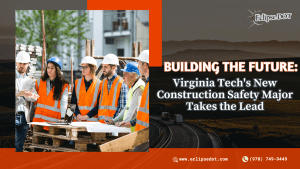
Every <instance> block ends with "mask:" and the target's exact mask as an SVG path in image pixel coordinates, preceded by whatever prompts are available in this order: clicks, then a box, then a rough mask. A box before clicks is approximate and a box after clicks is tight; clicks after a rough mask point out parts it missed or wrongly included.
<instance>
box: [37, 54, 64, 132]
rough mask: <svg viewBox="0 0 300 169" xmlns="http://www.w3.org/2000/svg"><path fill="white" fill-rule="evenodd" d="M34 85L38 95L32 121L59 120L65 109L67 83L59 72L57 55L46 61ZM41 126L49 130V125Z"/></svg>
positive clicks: (59, 62) (59, 64)
mask: <svg viewBox="0 0 300 169" xmlns="http://www.w3.org/2000/svg"><path fill="white" fill-rule="evenodd" d="M35 87H36V91H37V93H38V94H39V95H40V97H39V98H38V100H37V102H36V103H37V104H36V109H35V114H34V117H33V122H59V120H60V119H61V118H62V117H61V114H65V113H66V110H67V106H68V90H69V85H68V82H67V81H66V80H65V79H64V78H63V75H62V73H61V61H60V59H59V58H58V57H52V58H50V59H49V60H48V61H47V67H46V70H45V72H44V75H43V76H42V78H40V79H37V80H36V83H35ZM43 128H44V130H49V127H46V126H44V127H43Z"/></svg>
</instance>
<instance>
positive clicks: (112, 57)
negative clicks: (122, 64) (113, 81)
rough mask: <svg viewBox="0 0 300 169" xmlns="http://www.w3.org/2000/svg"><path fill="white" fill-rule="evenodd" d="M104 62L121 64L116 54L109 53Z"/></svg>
mask: <svg viewBox="0 0 300 169" xmlns="http://www.w3.org/2000/svg"><path fill="white" fill-rule="evenodd" d="M102 64H112V65H119V59H118V57H117V56H116V55H114V54H107V55H106V56H105V57H104V59H103V61H102Z"/></svg>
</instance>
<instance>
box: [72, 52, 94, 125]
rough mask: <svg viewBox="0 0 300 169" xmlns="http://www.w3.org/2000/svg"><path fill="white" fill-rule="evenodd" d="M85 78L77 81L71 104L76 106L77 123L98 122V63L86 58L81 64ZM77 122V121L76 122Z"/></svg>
mask: <svg viewBox="0 0 300 169" xmlns="http://www.w3.org/2000/svg"><path fill="white" fill-rule="evenodd" d="M80 68H81V71H82V76H83V78H80V79H77V80H76V81H75V85H74V86H75V87H74V90H73V94H72V99H71V104H75V105H76V108H75V116H76V117H77V121H79V122H80V121H94V122H97V121H98V104H99V97H100V95H99V94H100V79H98V78H96V76H95V72H96V70H97V61H96V60H95V59H94V58H93V57H91V56H86V57H84V58H83V59H82V61H81V63H80ZM74 121H75V120H74Z"/></svg>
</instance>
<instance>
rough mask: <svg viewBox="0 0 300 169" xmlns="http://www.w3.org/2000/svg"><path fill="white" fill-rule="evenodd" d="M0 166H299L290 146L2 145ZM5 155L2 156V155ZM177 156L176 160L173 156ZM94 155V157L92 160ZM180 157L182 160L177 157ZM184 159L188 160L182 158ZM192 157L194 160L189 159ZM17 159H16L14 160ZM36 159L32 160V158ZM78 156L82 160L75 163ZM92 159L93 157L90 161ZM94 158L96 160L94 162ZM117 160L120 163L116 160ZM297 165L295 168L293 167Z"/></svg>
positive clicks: (296, 153)
mask: <svg viewBox="0 0 300 169" xmlns="http://www.w3.org/2000/svg"><path fill="white" fill-rule="evenodd" d="M0 154H2V155H3V156H2V157H1V159H0V162H1V168H16V167H17V168H41V167H42V166H44V167H45V166H47V167H48V168H82V167H84V168H91V167H99V163H101V166H105V167H106V168H150V169H153V168H180V169H181V168H199V167H200V168H212V169H214V168H222V169H224V168H225V169H236V168H243V169H253V168H272V169H274V168H295V166H298V161H299V149H297V148H295V149H289V148H280V149H275V148H261V149H260V148H235V149H234V148H226V149H225V148H223V149H220V148H215V149H212V148H198V149H197V148H161V149H154V148H152V149H150V152H149V153H146V152H145V153H144V152H137V153H128V152H124V153H100V152H87V153H86V152H82V153H76V152H72V153H70V152H51V153H43V152H34V153H20V152H17V153H16V152H15V149H14V148H2V149H0ZM4 154H5V155H4ZM243 156H248V158H251V157H263V160H264V161H262V162H258V161H256V162H254V161H252V162H251V161H250V159H249V161H248V162H243V161H242V158H243ZM174 157H177V159H178V162H174V161H173V158H174ZM196 157H197V158H198V157H199V158H210V157H212V158H217V159H219V158H228V161H202V162H201V161H196V160H197V159H196ZM266 157H287V161H266ZM95 158H96V160H95ZM179 158H181V159H179ZM182 158H187V160H189V161H182ZM193 158H195V159H194V160H195V161H192V160H193ZM16 159H18V160H16ZM32 159H35V160H32ZM74 159H80V160H82V161H84V163H82V162H74ZM91 159H93V160H91ZM95 161H96V162H95ZM116 161H119V162H116ZM296 168H297V167H296Z"/></svg>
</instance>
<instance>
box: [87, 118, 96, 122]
mask: <svg viewBox="0 0 300 169" xmlns="http://www.w3.org/2000/svg"><path fill="white" fill-rule="evenodd" d="M86 121H95V122H98V118H95V117H92V118H88V119H86Z"/></svg>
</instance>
